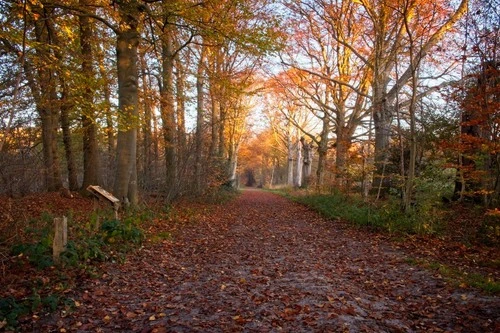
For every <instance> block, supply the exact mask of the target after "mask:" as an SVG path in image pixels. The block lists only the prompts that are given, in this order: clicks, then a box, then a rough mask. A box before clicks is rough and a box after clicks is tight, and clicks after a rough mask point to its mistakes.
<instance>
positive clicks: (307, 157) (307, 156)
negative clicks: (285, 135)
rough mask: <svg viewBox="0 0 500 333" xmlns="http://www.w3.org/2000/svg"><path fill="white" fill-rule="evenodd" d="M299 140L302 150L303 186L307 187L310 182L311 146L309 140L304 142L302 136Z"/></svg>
mask: <svg viewBox="0 0 500 333" xmlns="http://www.w3.org/2000/svg"><path fill="white" fill-rule="evenodd" d="M300 142H301V144H302V150H303V151H304V154H303V160H304V162H303V168H304V170H303V171H302V173H303V175H304V177H303V178H304V182H303V186H304V187H306V188H307V187H308V186H309V184H310V182H311V170H312V147H311V144H310V143H309V142H306V140H305V138H304V137H302V138H300Z"/></svg>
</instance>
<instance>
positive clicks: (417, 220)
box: [277, 191, 440, 234]
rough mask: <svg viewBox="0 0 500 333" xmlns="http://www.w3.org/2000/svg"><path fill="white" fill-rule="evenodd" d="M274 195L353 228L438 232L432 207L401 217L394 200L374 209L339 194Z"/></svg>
mask: <svg viewBox="0 0 500 333" xmlns="http://www.w3.org/2000/svg"><path fill="white" fill-rule="evenodd" d="M277 193H279V194H282V195H285V196H287V197H289V198H291V199H292V200H294V201H296V202H299V203H302V204H304V205H306V206H308V207H310V208H312V209H313V210H315V211H317V212H319V213H320V214H322V215H323V216H325V217H327V218H331V219H341V220H345V221H348V222H350V223H352V224H354V225H356V226H362V227H369V228H371V229H374V230H382V231H387V232H390V233H407V234H435V233H437V232H439V230H440V222H439V216H440V214H439V212H437V210H436V209H435V208H434V207H426V208H424V207H418V208H415V209H414V211H412V212H410V213H407V214H405V213H404V212H402V211H401V208H400V204H399V201H398V200H388V201H384V202H382V203H380V204H378V205H374V204H371V203H369V202H366V201H363V200H362V199H361V198H359V197H354V196H347V195H344V194H342V193H340V192H339V193H333V194H328V195H324V194H309V195H291V194H289V193H288V192H285V191H278V192H277Z"/></svg>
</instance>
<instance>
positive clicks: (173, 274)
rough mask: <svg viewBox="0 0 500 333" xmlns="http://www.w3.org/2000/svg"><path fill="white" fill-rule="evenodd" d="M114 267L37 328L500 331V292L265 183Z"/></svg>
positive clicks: (108, 268)
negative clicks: (455, 283) (437, 272)
mask: <svg viewBox="0 0 500 333" xmlns="http://www.w3.org/2000/svg"><path fill="white" fill-rule="evenodd" d="M105 271H106V274H104V276H103V277H102V278H100V279H98V280H89V281H87V282H84V283H83V285H82V286H81V290H79V291H77V292H76V293H75V296H74V297H75V300H76V301H77V305H79V306H78V307H77V308H76V310H75V312H72V313H68V314H65V313H59V314H57V315H55V316H54V315H53V316H51V317H50V318H40V319H39V320H38V321H36V322H35V324H34V325H35V326H34V327H32V328H31V329H33V330H35V331H51V330H53V331H62V332H64V331H67V332H75V331H79V332H96V331H102V332H117V331H121V332H233V331H236V332H239V331H245V332H280V331H285V332H495V331H500V319H499V317H500V301H499V299H498V298H495V297H487V296H484V295H483V296H481V295H480V294H478V293H475V292H471V291H470V290H469V291H465V290H453V289H452V288H450V287H449V286H447V285H446V284H445V283H444V282H443V280H441V279H440V278H439V277H436V276H433V275H432V274H431V273H430V272H428V271H424V270H421V269H419V268H416V267H414V266H410V265H408V264H406V263H405V256H404V254H402V253H401V252H398V251H396V250H393V249H392V247H391V246H390V245H389V244H387V243H385V242H384V241H383V240H380V239H378V238H377V237H376V236H373V235H370V234H368V233H365V232H359V231H356V230H351V229H348V228H346V227H345V226H343V225H342V224H340V223H338V222H332V221H326V220H324V219H322V218H321V217H319V216H318V215H317V214H315V213H313V212H310V211H308V210H307V209H306V208H304V207H302V206H300V205H297V204H294V203H290V202H288V201H286V200H285V199H283V198H280V197H278V196H275V195H273V194H269V193H266V192H261V191H245V192H244V194H243V195H242V196H241V197H239V198H238V199H237V200H235V201H234V202H232V203H230V204H228V205H225V206H220V207H218V208H217V209H216V211H215V212H213V213H211V214H210V215H209V216H206V217H205V218H203V219H202V220H201V221H198V222H196V223H192V224H190V225H188V226H187V227H185V228H182V230H181V231H180V232H178V234H177V235H176V236H175V237H174V239H173V240H172V241H167V242H163V243H159V244H158V243H157V244H153V243H147V244H146V245H145V247H144V248H143V249H142V250H140V251H139V252H138V253H137V254H136V255H133V256H130V258H129V259H128V260H127V262H126V263H125V264H122V265H120V264H108V265H106V266H105ZM25 328H27V327H25Z"/></svg>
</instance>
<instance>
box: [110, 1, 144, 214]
mask: <svg viewBox="0 0 500 333" xmlns="http://www.w3.org/2000/svg"><path fill="white" fill-rule="evenodd" d="M119 11H120V15H121V18H122V22H121V24H120V26H122V27H124V30H121V31H119V32H118V35H117V43H116V56H117V59H116V60H117V70H118V104H119V111H120V114H119V119H118V137H117V147H116V175H115V185H114V194H115V196H116V197H117V198H118V199H120V200H121V201H122V202H127V201H128V202H130V204H132V205H136V204H137V201H138V198H137V191H136V186H137V182H136V181H135V175H136V170H134V169H135V168H136V155H137V145H136V140H137V126H138V124H137V123H138V119H137V118H138V87H137V83H138V73H137V47H138V44H139V33H138V30H137V25H138V18H139V12H138V3H137V1H135V0H130V1H123V2H122V3H121V4H120V6H119Z"/></svg>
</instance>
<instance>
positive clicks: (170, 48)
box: [161, 24, 177, 199]
mask: <svg viewBox="0 0 500 333" xmlns="http://www.w3.org/2000/svg"><path fill="white" fill-rule="evenodd" d="M173 34H174V31H173V27H172V26H170V25H168V24H167V25H166V27H165V31H164V34H163V39H162V91H161V117H162V122H163V138H164V141H165V166H166V175H165V181H166V184H165V185H166V187H167V188H166V191H167V197H168V199H172V198H174V197H175V196H176V192H177V185H176V177H177V153H176V139H175V136H176V132H177V129H176V121H175V108H174V101H175V95H174V57H175V52H174V36H173Z"/></svg>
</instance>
